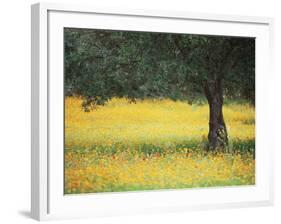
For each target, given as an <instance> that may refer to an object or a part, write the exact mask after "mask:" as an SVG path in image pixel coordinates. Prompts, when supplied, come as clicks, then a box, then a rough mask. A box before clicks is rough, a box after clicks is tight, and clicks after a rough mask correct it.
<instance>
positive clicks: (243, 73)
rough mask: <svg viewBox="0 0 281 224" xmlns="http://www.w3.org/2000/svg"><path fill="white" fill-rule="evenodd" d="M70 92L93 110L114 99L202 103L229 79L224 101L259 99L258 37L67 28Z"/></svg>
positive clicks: (68, 87)
mask: <svg viewBox="0 0 281 224" xmlns="http://www.w3.org/2000/svg"><path fill="white" fill-rule="evenodd" d="M64 35H65V37H64V39H65V93H66V95H79V96H82V97H83V99H84V102H83V108H84V109H85V110H86V111H87V110H90V109H92V108H95V107H96V106H97V105H103V104H105V103H106V102H107V101H108V100H109V99H111V98H112V97H126V98H128V99H129V100H130V101H132V102H135V100H136V99H144V98H170V99H173V100H187V101H188V102H189V103H192V102H194V101H198V99H199V100H201V99H202V96H203V95H204V92H203V88H202V87H203V85H204V83H206V82H207V83H208V84H210V85H211V84H212V83H213V82H214V81H215V80H217V79H222V80H224V96H225V97H227V98H229V99H231V98H245V99H247V100H250V101H251V102H254V98H255V70H254V68H255V41H254V39H253V38H239V37H223V36H203V35H190V34H169V33H153V32H151V33H148V32H128V31H105V30H92V29H91V30H90V29H76V28H75V29H74V28H65V31H64Z"/></svg>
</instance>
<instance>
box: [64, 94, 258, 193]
mask: <svg viewBox="0 0 281 224" xmlns="http://www.w3.org/2000/svg"><path fill="white" fill-rule="evenodd" d="M208 113H209V109H208V105H200V106H199V105H192V106H191V105H188V104H187V103H185V102H174V101H170V100H161V101H160V100H144V101H140V102H138V103H137V104H133V103H132V104H130V103H128V102H127V101H126V100H125V99H113V100H111V101H110V102H109V104H108V105H106V106H104V107H100V108H98V110H95V111H92V112H88V113H86V112H83V111H82V109H81V101H80V99H79V98H73V97H68V98H66V101H65V193H83V192H112V191H130V190H151V189H167V188H190V187H207V186H229V185H251V184H254V183H255V175H254V174H255V160H254V147H255V143H254V142H255V141H254V139H255V110H254V108H253V107H252V106H250V105H249V104H237V103H230V104H227V105H225V106H224V115H225V120H226V124H227V128H228V132H229V138H230V145H229V148H228V149H227V151H226V152H207V151H206V150H205V149H204V148H205V144H206V138H207V137H206V136H207V134H208Z"/></svg>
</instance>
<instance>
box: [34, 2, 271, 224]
mask: <svg viewBox="0 0 281 224" xmlns="http://www.w3.org/2000/svg"><path fill="white" fill-rule="evenodd" d="M31 14H32V149H31V154H32V157H31V158H32V164H31V167H32V169H31V177H32V182H31V214H32V217H33V218H34V219H37V220H50V219H65V218H81V217H99V216H112V215H123V214H137V213H153V212H173V211H186V210H193V209H213V208H228V207H248V206H265V205H272V204H273V164H272V163H273V147H272V136H273V135H272V127H271V126H270V123H271V122H269V120H270V113H269V110H270V108H268V107H267V106H266V105H267V102H268V98H267V94H266V92H267V91H269V89H270V80H271V78H272V77H273V72H272V67H273V66H272V64H271V61H272V49H273V23H274V20H273V19H272V18H262V17H248V16H232V15H215V14H203V13H191V12H169V11H154V10H153V11H151V10H125V9H107V8H106V9H100V8H96V7H91V6H90V7H89V6H76V5H64V4H51V3H38V4H34V5H32V7H31ZM63 27H76V28H78V27H80V28H102V29H115V30H137V31H164V32H165V31H166V32H168V31H169V32H175V33H180V32H181V33H196V34H215V35H232V36H251V37H255V38H256V40H257V42H256V150H257V151H256V180H257V181H256V185H255V186H241V187H223V188H204V189H201V188H199V189H186V190H185V189H181V190H161V191H144V192H129V193H127V192H122V193H98V194H83V195H73V196H72V195H64V194H63V185H62V183H63V130H62V127H63V97H62V96H63Z"/></svg>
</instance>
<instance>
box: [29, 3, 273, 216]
mask: <svg viewBox="0 0 281 224" xmlns="http://www.w3.org/2000/svg"><path fill="white" fill-rule="evenodd" d="M272 29H273V19H271V18H258V17H246V16H229V15H213V14H201V13H187V12H166V11H149V10H148V11H145V10H122V9H97V8H95V7H88V6H87V7H86V6H85V7H83V6H73V5H60V4H48V3H43V4H42V3H38V4H35V5H32V189H31V191H32V199H31V202H32V203H31V204H32V206H31V211H32V217H33V218H35V219H38V220H47V219H48V220H49V219H59V218H76V217H89V216H92V217H97V216H111V215H122V214H136V213H151V212H170V211H185V210H190V209H209V208H223V207H245V206H259V205H270V204H272V203H273V189H272V181H273V168H272V167H273V165H272V162H273V160H272V156H273V149H272V144H271V143H272V129H271V126H270V123H271V122H270V116H269V114H270V108H269V107H267V102H268V96H267V91H268V90H269V89H270V80H271V78H272V76H273V73H272V71H271V68H272V65H271V61H272V55H271V51H272V45H273V41H272Z"/></svg>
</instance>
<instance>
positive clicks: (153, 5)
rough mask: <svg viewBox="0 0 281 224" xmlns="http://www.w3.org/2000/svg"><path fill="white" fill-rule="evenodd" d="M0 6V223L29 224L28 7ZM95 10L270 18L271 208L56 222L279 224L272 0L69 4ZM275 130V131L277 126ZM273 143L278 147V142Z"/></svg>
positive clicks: (19, 2) (280, 26) (6, 0)
mask: <svg viewBox="0 0 281 224" xmlns="http://www.w3.org/2000/svg"><path fill="white" fill-rule="evenodd" d="M35 2H36V1H31V0H25V1H24V0H2V1H1V5H0V223H5V224H8V223H23V224H24V223H32V222H34V221H33V220H31V219H30V218H29V208H30V4H32V3H35ZM56 2H71V3H78V4H86V5H87V4H91V5H97V6H103V7H104V6H108V7H114V6H115V7H123V8H137V9H163V10H180V11H192V12H208V13H223V14H237V15H253V16H269V17H275V19H276V26H275V78H274V80H272V93H271V95H272V100H271V106H272V124H273V125H275V126H272V131H273V132H274V134H275V136H273V137H274V139H275V140H274V141H275V177H276V179H275V189H276V193H275V198H276V200H275V206H274V207H260V208H247V209H245V208H244V209H224V210H212V211H194V212H186V213H171V214H160V215H159V214H155V215H147V216H127V217H115V218H100V219H96V220H93V219H88V220H79V221H77V220H73V221H63V222H59V223H78V222H79V223H93V222H95V223H114V224H118V223H122V224H126V223H128V224H129V223H130V224H131V223H216V224H220V223H224V224H225V223H228V224H231V223H235V224H237V223H270V224H274V223H281V195H280V191H279V190H278V189H281V162H280V155H281V153H280V149H281V148H280V146H281V144H280V141H281V139H280V137H281V128H280V127H281V122H280V121H281V116H280V115H279V116H278V114H281V106H280V105H281V100H280V97H281V88H280V86H281V78H280V77H281V76H280V70H281V69H280V67H279V66H278V65H279V63H280V62H281V61H280V55H281V54H280V50H281V49H280V40H281V7H280V6H279V5H278V3H279V1H278V0H231V1H227V0H193V1H190V0H170V1H167V0H118V1H117V0H102V1H97V0H92V1H91V0H79V1H75V0H70V1H61V0H57V1H56ZM278 126H280V127H278ZM278 141H279V142H278Z"/></svg>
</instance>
